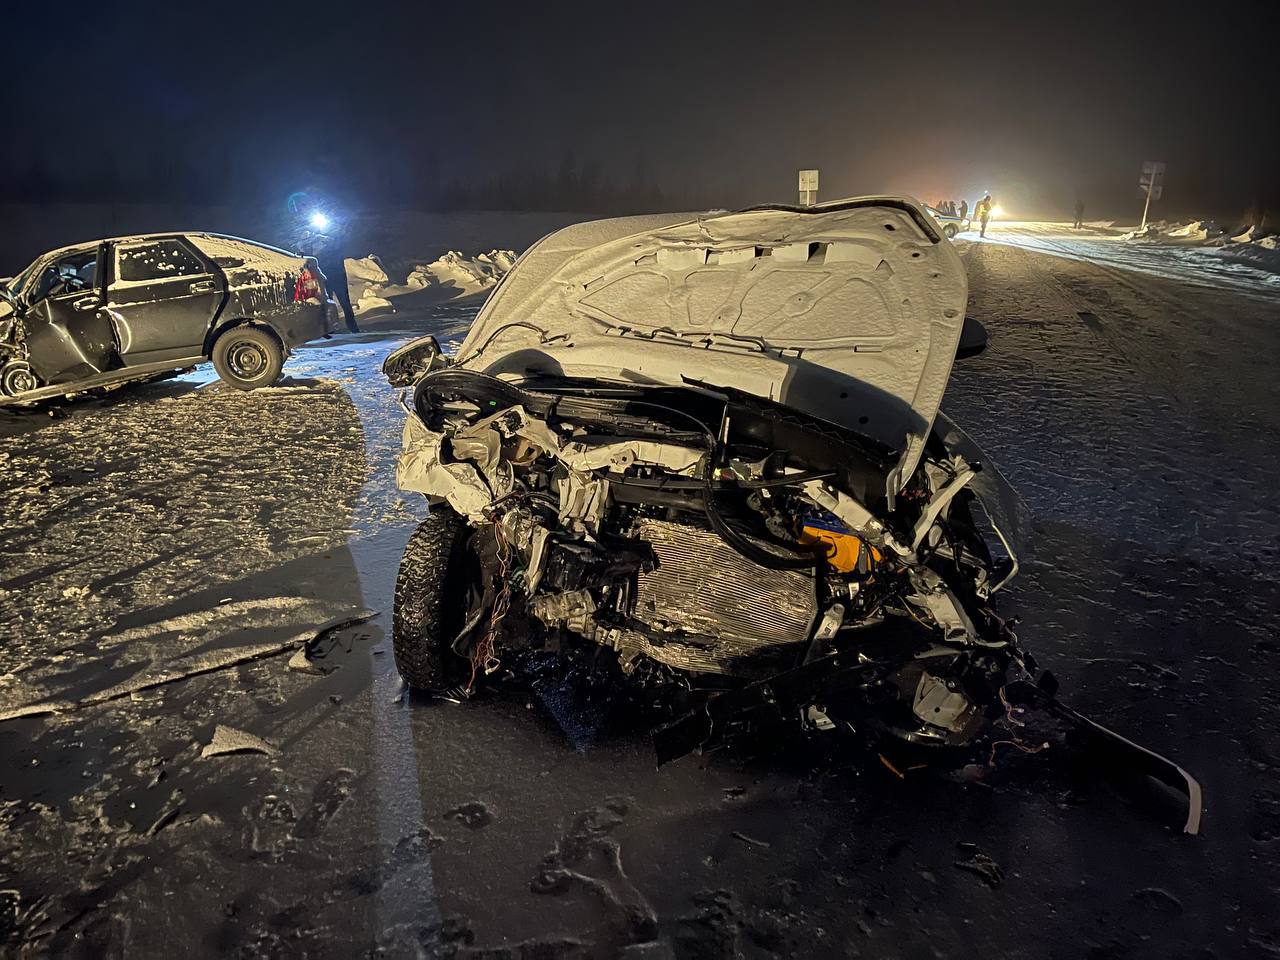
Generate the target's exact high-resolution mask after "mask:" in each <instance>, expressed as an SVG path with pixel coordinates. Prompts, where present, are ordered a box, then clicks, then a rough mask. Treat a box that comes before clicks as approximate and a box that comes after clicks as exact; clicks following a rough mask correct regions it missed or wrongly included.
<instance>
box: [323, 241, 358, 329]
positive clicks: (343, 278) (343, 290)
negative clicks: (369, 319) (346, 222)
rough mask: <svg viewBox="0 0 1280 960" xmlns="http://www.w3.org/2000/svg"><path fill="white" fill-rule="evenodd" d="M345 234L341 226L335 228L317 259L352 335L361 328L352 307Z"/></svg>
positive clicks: (326, 283)
mask: <svg viewBox="0 0 1280 960" xmlns="http://www.w3.org/2000/svg"><path fill="white" fill-rule="evenodd" d="M345 234H346V231H345V230H344V229H343V228H342V226H341V225H338V226H336V227H333V228H332V233H331V234H330V235H329V236H328V237H325V240H326V241H327V242H326V243H324V245H323V246H321V247H320V252H319V253H318V254H317V255H316V259H317V260H319V261H320V272H321V273H323V274H324V278H325V285H326V286H327V287H328V288H329V292H330V293H332V294H333V296H334V298H335V299H336V300H337V301H338V303H339V305H341V307H342V315H343V317H345V318H346V321H347V329H348V330H350V331H351V332H352V333H359V332H360V326H359V325H358V324H357V323H356V312H355V309H354V308H353V307H352V306H351V288H350V286H349V284H348V281H347V264H346V259H347V251H346V243H345V242H344V241H345V239H346V237H345Z"/></svg>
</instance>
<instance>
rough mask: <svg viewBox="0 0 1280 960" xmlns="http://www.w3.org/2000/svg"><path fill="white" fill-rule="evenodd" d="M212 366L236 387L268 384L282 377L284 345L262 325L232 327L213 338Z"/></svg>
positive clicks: (254, 386) (265, 385)
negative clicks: (215, 338)
mask: <svg viewBox="0 0 1280 960" xmlns="http://www.w3.org/2000/svg"><path fill="white" fill-rule="evenodd" d="M213 368H214V369H215V370H217V371H218V376H219V377H221V378H222V379H223V381H224V382H225V383H227V384H228V385H230V386H232V387H235V388H236V389H237V390H254V389H256V388H258V387H267V386H270V385H271V384H273V383H275V382H276V381H277V380H278V379H280V371H281V370H282V369H283V368H284V348H283V347H281V346H280V341H279V340H277V339H276V338H275V336H274V335H273V334H271V333H268V332H267V331H266V330H263V329H262V328H261V327H248V326H246V327H233V328H232V329H230V330H228V331H227V332H226V333H224V334H222V335H221V336H219V337H218V339H217V340H215V341H214V344H213Z"/></svg>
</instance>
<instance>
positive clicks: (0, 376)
mask: <svg viewBox="0 0 1280 960" xmlns="http://www.w3.org/2000/svg"><path fill="white" fill-rule="evenodd" d="M39 386H40V383H39V381H38V380H36V377H35V374H33V373H32V372H31V367H30V365H28V363H27V361H25V360H10V361H9V362H8V363H6V364H5V365H4V366H3V367H0V396H5V397H16V396H17V395H18V394H20V393H26V392H27V391H29V390H35V389H37V388H38V387H39Z"/></svg>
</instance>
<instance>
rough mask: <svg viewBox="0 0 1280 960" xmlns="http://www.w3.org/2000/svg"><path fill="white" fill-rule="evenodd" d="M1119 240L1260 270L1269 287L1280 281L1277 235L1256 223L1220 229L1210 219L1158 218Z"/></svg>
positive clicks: (1279, 247)
mask: <svg viewBox="0 0 1280 960" xmlns="http://www.w3.org/2000/svg"><path fill="white" fill-rule="evenodd" d="M1120 239H1121V240H1122V241H1123V240H1129V241H1133V240H1137V241H1142V242H1143V243H1144V244H1145V245H1150V246H1153V247H1154V246H1165V247H1167V248H1168V249H1169V250H1170V252H1172V251H1174V249H1175V248H1176V249H1177V250H1178V252H1179V256H1181V257H1183V258H1184V259H1185V258H1191V259H1193V260H1194V259H1195V258H1205V257H1211V258H1214V259H1215V260H1217V261H1219V262H1221V261H1227V262H1228V263H1229V264H1236V265H1239V266H1240V268H1241V269H1245V270H1256V271H1262V276H1261V279H1262V280H1263V281H1264V283H1265V284H1266V285H1268V286H1270V285H1271V284H1280V236H1277V235H1276V234H1274V233H1272V232H1271V231H1270V230H1267V229H1265V228H1263V227H1260V226H1258V225H1256V224H1250V225H1248V226H1245V227H1241V228H1236V229H1234V230H1223V229H1222V228H1221V227H1219V226H1218V225H1217V224H1215V223H1214V222H1213V221H1212V220H1192V221H1191V222H1190V223H1170V222H1169V221H1167V220H1158V221H1156V222H1155V223H1150V224H1148V225H1147V228H1146V229H1145V230H1130V231H1129V232H1128V233H1125V234H1122V235H1121V237H1120ZM1273 275H1274V276H1273ZM1255 276H1257V275H1256V274H1255Z"/></svg>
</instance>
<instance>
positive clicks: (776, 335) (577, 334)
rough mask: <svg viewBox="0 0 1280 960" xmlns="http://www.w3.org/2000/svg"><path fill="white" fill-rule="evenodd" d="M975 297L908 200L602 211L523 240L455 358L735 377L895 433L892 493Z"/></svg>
mask: <svg viewBox="0 0 1280 960" xmlns="http://www.w3.org/2000/svg"><path fill="white" fill-rule="evenodd" d="M967 295H968V288H967V282H966V278H965V272H964V267H963V265H962V263H961V261H960V258H959V256H958V255H957V254H956V252H955V249H954V248H953V247H952V245H951V244H950V243H949V242H947V241H945V240H943V239H942V238H941V237H940V236H939V235H938V232H937V227H936V225H935V224H934V223H933V222H932V220H931V219H930V218H929V216H928V214H927V213H926V212H925V210H924V208H923V207H922V206H921V204H919V203H918V202H917V201H915V200H910V199H904V198H894V197H865V198H858V199H853V200H843V201H838V202H833V203H828V204H823V205H820V206H816V207H811V208H792V207H759V208H754V209H751V210H745V211H741V212H738V213H713V214H701V215H690V214H667V215H661V216H652V217H625V218H619V219H614V220H600V221H595V222H592V223H583V224H578V225H576V226H572V227H567V228H565V229H563V230H560V231H558V232H556V233H553V234H551V235H550V236H548V237H545V238H544V239H543V240H541V241H539V242H538V243H537V244H535V245H534V246H533V247H531V248H530V249H529V250H528V251H527V252H526V253H525V254H524V255H523V256H522V257H521V258H520V260H519V261H518V262H517V263H516V265H515V267H514V268H513V269H512V271H511V272H510V273H509V274H508V275H507V276H506V277H505V278H504V280H503V282H502V283H501V285H500V286H499V287H498V288H497V290H495V291H494V293H493V294H492V295H491V296H490V298H489V300H488V301H487V302H486V303H485V305H484V307H483V308H482V309H481V311H480V314H479V316H478V317H477V318H476V322H475V324H474V326H473V327H472V328H471V332H470V334H469V335H468V337H467V339H466V341H465V342H464V343H463V345H462V347H461V349H460V350H459V352H458V358H457V362H458V363H459V364H461V365H462V366H464V367H467V368H470V369H475V370H483V371H486V372H488V373H492V374H497V375H502V376H510V377H517V378H518V377H524V376H528V375H530V374H534V373H542V374H563V375H566V376H584V377H600V378H605V379H610V380H624V381H628V382H631V383H646V382H648V383H658V384H677V385H678V384H681V383H685V382H689V381H697V382H701V383H705V384H708V385H714V386H720V387H733V388H736V389H739V390H743V391H746V392H749V393H752V394H755V395H757V396H760V397H765V398H767V399H770V400H775V401H779V402H781V403H783V404H785V405H787V406H790V407H793V408H795V409H797V410H801V411H803V412H805V413H808V414H811V415H813V416H817V417H821V418H822V419H825V420H828V421H831V422H834V423H837V424H840V425H841V426H845V427H848V428H850V429H853V430H856V431H859V432H861V433H863V434H865V435H868V436H870V437H873V438H875V439H877V440H880V441H882V442H884V443H886V444H888V445H889V446H890V447H892V448H893V449H895V450H897V451H898V452H899V455H900V456H899V469H898V470H897V471H896V472H895V475H894V476H893V477H891V479H890V483H891V485H892V486H894V487H895V488H897V487H900V486H901V485H902V484H903V483H905V481H906V479H907V478H908V477H910V475H911V472H912V471H913V470H914V469H915V466H916V464H917V462H918V461H919V458H920V454H921V451H922V449H923V446H924V439H925V438H926V437H927V436H928V433H929V430H930V428H931V426H932V424H933V420H934V417H935V416H936V414H937V411H938V405H939V403H940V402H941V400H942V394H943V391H944V390H945V389H946V385H947V380H948V378H949V377H950V374H951V364H952V361H953V360H954V358H955V352H956V345H957V343H958V341H959V338H960V331H961V327H962V326H963V323H964V311H965V301H966V299H967Z"/></svg>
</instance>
